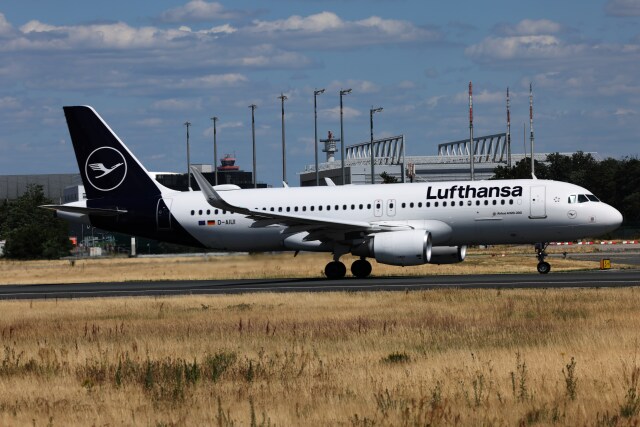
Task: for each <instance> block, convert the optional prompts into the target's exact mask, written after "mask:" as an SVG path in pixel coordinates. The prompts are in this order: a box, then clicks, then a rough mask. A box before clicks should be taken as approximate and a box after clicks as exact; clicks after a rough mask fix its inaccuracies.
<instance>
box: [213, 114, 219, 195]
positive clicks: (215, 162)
mask: <svg viewBox="0 0 640 427" xmlns="http://www.w3.org/2000/svg"><path fill="white" fill-rule="evenodd" d="M211 121H212V122H213V171H214V174H213V176H214V181H213V182H214V185H218V141H217V140H216V133H217V132H216V122H217V121H218V118H217V117H216V116H213V117H211Z"/></svg>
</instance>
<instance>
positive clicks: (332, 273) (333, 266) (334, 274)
mask: <svg viewBox="0 0 640 427" xmlns="http://www.w3.org/2000/svg"><path fill="white" fill-rule="evenodd" d="M324 274H325V276H327V279H331V280H335V279H342V278H343V277H344V275H345V274H347V267H345V266H344V264H343V263H341V262H340V261H331V262H330V263H329V264H327V266H326V267H325V268H324Z"/></svg>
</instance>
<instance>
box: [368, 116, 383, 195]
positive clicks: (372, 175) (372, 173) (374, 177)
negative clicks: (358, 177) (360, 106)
mask: <svg viewBox="0 0 640 427" xmlns="http://www.w3.org/2000/svg"><path fill="white" fill-rule="evenodd" d="M381 111H382V107H378V108H373V107H371V109H370V110H369V129H370V131H371V146H370V147H369V148H370V150H371V184H375V183H376V175H375V161H374V160H375V159H374V150H373V115H374V114H375V113H379V112H381Z"/></svg>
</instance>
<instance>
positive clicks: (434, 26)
mask: <svg viewBox="0 0 640 427" xmlns="http://www.w3.org/2000/svg"><path fill="white" fill-rule="evenodd" d="M639 23H640V0H603V1H593V2H585V1H573V0H569V1H562V2H558V1H547V0H541V1H537V2H527V3H526V4H525V3H524V2H513V1H489V2H478V1H452V2H428V1H423V0H346V1H345V0H341V1H331V0H322V1H320V0H317V1H316V0H305V1H300V0H298V1H293V0H274V1H270V2H256V1H245V0H236V1H219V2H213V1H204V0H192V1H178V0H156V1H153V2H136V1H134V2H131V1H121V0H111V1H109V2H87V1H86V0H83V1H80V0H60V1H55V2H52V1H46V0H22V1H19V2H2V3H0V174H23V173H25V174H26V173H68V172H76V171H77V170H78V167H77V164H76V163H75V158H74V156H73V150H72V147H71V143H70V140H69V136H68V133H67V129H66V124H65V121H64V116H63V113H62V108H61V107H62V106H63V105H92V106H93V107H94V108H96V110H97V111H98V112H99V113H100V114H101V115H102V117H103V118H104V119H105V120H106V121H107V122H108V123H109V124H110V126H111V127H112V129H114V130H115V131H116V133H118V135H119V136H120V137H121V138H122V139H123V140H124V141H125V142H126V143H127V144H128V146H129V147H130V148H131V150H132V151H133V152H134V153H135V154H136V155H137V157H138V158H139V159H140V160H141V161H142V162H143V163H144V164H145V165H146V166H147V168H148V169H149V170H152V171H183V170H185V169H186V152H185V129H184V126H183V125H182V124H183V123H184V122H185V121H186V120H189V121H190V122H192V123H193V126H192V128H191V147H192V150H191V159H192V161H193V162H194V163H211V162H212V160H213V155H212V152H213V148H212V145H213V143H212V140H213V135H212V127H211V121H210V117H212V116H214V115H215V116H218V117H219V122H218V142H219V154H220V155H221V154H223V153H235V155H236V157H237V158H238V163H239V165H240V166H241V167H243V168H244V169H246V170H250V169H251V114H250V110H249V108H248V105H250V104H252V103H255V104H256V105H257V106H258V109H257V110H256V141H257V145H258V177H259V179H260V180H264V181H266V182H268V183H269V184H272V185H279V181H280V179H281V168H280V164H281V159H280V155H281V154H280V143H281V128H280V101H279V100H278V99H277V97H278V96H279V95H280V93H281V92H282V93H284V94H285V95H287V97H288V98H289V99H288V100H287V101H286V103H285V111H286V140H287V149H288V154H287V164H288V180H289V182H290V183H292V184H294V185H296V184H297V183H298V177H297V175H296V174H295V172H298V171H301V170H302V169H304V166H305V165H307V164H312V163H313V90H314V88H326V92H325V94H323V95H321V96H319V98H318V109H319V112H318V132H319V135H320V136H321V137H323V136H324V135H326V132H327V131H328V130H332V131H333V132H334V134H336V135H337V134H339V114H338V113H339V108H338V105H339V97H338V92H339V90H340V89H341V88H352V89H353V93H352V94H351V95H348V96H347V97H345V99H344V104H345V120H344V123H345V125H344V126H345V140H346V143H347V144H354V143H357V142H362V141H364V140H367V139H368V137H369V117H368V116H369V114H368V110H369V108H370V107H371V106H382V107H384V111H383V112H382V113H380V114H378V115H376V118H375V135H376V137H380V136H390V135H397V134H401V133H402V134H404V135H405V136H406V138H407V154H408V155H418V154H435V153H436V149H437V148H436V147H437V144H438V143H441V142H446V141H451V140H457V139H462V138H465V137H467V135H468V118H467V103H468V101H467V95H466V91H467V85H468V83H469V81H473V84H474V113H475V121H474V125H475V134H476V135H481V134H486V133H495V132H501V131H504V129H505V126H506V124H505V121H506V120H505V91H506V88H507V86H508V87H510V90H511V93H512V102H511V103H512V127H513V133H514V136H513V141H514V151H516V152H518V151H519V152H521V151H522V148H521V147H522V140H521V138H522V137H521V136H520V135H521V134H522V126H523V123H525V122H528V86H529V82H533V86H534V97H535V98H534V104H535V132H536V149H537V151H538V150H539V151H549V152H550V151H560V152H568V151H575V150H583V151H597V152H598V153H600V155H601V156H603V157H605V156H612V157H616V158H620V157H623V156H638V154H639V152H640V149H639V148H638V147H639V144H638V142H637V139H638V137H639V135H640V75H639V74H638V68H639V66H640V26H639V25H638V24H639ZM527 127H528V123H527ZM320 158H321V159H322V158H323V154H322V153H320Z"/></svg>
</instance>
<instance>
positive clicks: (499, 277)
mask: <svg viewBox="0 0 640 427" xmlns="http://www.w3.org/2000/svg"><path fill="white" fill-rule="evenodd" d="M628 286H640V270H635V269H634V270H604V271H588V272H572V273H553V272H552V273H550V274H547V275H542V274H537V273H532V274H491V275H468V276H467V275H465V276H462V275H461V276H424V277H381V278H376V277H374V278H368V279H355V278H345V279H341V280H326V279H270V280H268V279H253V280H184V281H181V280H171V281H161V282H155V281H154V282H117V283H116V282H113V283H81V284H52V285H4V286H0V299H5V300H9V299H57V298H94V297H125V296H162V295H167V296H168V295H210V294H240V293H250V292H335V291H348V292H366V291H406V290H428V289H443V288H450V289H454V288H457V289H520V288H610V287H628Z"/></svg>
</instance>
